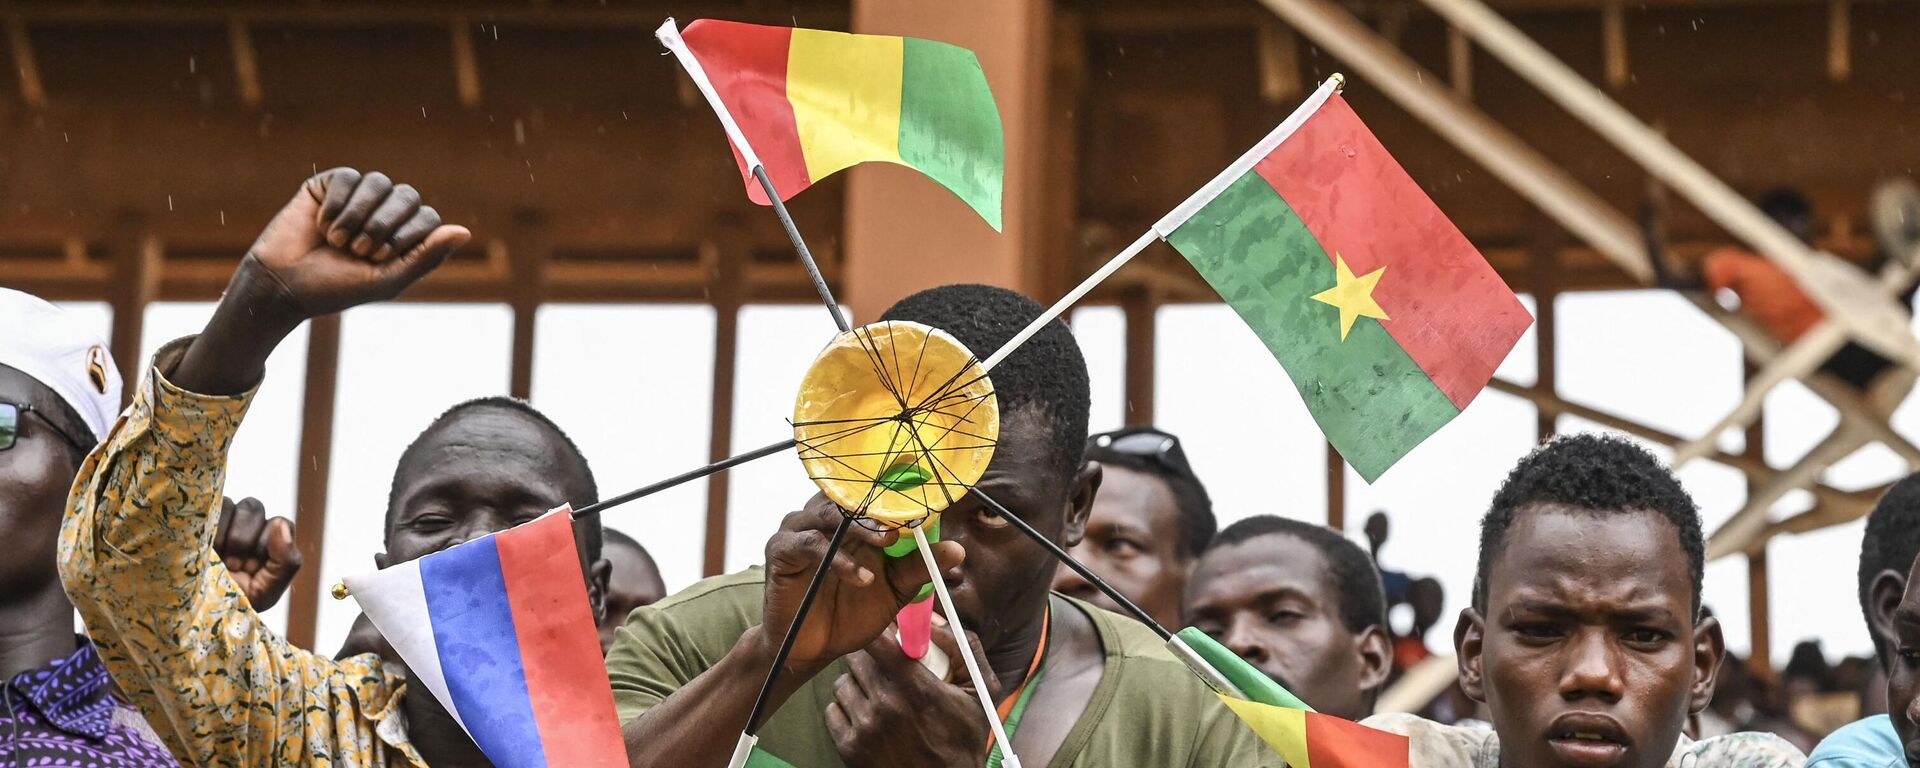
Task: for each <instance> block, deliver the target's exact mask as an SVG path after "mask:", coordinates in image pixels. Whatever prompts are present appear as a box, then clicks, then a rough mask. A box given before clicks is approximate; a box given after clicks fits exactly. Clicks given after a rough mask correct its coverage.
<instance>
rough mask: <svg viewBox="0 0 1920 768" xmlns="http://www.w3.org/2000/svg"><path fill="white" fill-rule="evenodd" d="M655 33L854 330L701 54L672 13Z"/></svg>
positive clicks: (831, 306)
mask: <svg viewBox="0 0 1920 768" xmlns="http://www.w3.org/2000/svg"><path fill="white" fill-rule="evenodd" d="M653 36H654V37H657V38H660V44H661V45H664V46H666V47H667V50H668V51H671V52H673V57H674V58H676V59H679V60H680V66H681V67H682V68H685V69H686V70H687V76H688V77H691V78H693V85H694V87H696V88H699V89H700V94H701V95H702V96H705V97H707V104H708V105H709V106H711V107H713V113H714V114H715V115H717V116H719V118H720V128H721V129H722V130H725V131H726V132H727V141H730V142H733V147H734V149H737V150H739V151H740V158H741V160H742V161H743V162H745V163H746V164H747V172H748V173H751V174H753V178H754V179H755V180H757V181H759V182H760V189H761V191H764V192H766V193H767V202H768V203H769V204H771V205H772V206H773V214H774V215H775V216H778V217H779V218H780V226H781V227H782V228H784V229H786V230H787V239H788V240H792V241H793V250H794V251H795V252H797V253H799V254H800V263H801V264H803V265H805V266H806V268H807V276H808V277H811V278H813V289H814V290H815V291H817V292H818V293H819V294H820V300H821V301H823V302H826V305H827V311H828V312H831V313H833V324H834V325H835V326H838V327H839V328H840V332H841V333H846V332H847V331H849V330H851V326H849V325H848V324H847V316H846V313H844V312H841V311H840V303H839V302H836V301H834V300H833V289H831V288H828V287H827V278H826V277H825V276H823V275H821V274H820V265H819V264H818V263H816V262H815V261H814V260H813V251H812V249H809V248H808V247H807V241H806V240H804V239H802V238H801V237H800V228H799V227H796V226H794V224H793V216H792V215H790V214H788V213H787V204H786V203H785V202H782V201H781V199H780V190H777V189H774V188H773V178H772V177H770V176H768V175H767V167H766V165H764V164H762V163H761V162H760V156H759V155H758V154H755V153H754V151H753V145H752V144H750V143H748V142H747V134H746V133H745V132H744V131H741V130H740V124H739V123H738V122H735V121H734V119H733V113H732V112H731V111H729V110H728V109H727V103H726V102H724V101H721V100H720V92H719V91H717V90H715V89H714V87H713V81H712V80H709V79H707V70H706V68H705V67H702V66H700V57H698V56H695V55H693V51H692V50H691V49H689V48H687V41H686V40H684V39H682V38H681V37H680V26H679V25H678V24H675V23H674V21H673V17H671V16H669V17H667V20H666V22H665V23H662V24H661V25H660V28H659V29H657V30H654V32H653Z"/></svg>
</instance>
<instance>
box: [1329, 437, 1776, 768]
mask: <svg viewBox="0 0 1920 768" xmlns="http://www.w3.org/2000/svg"><path fill="white" fill-rule="evenodd" d="M1705 549H1706V547H1705V544H1704V541H1703V537H1702V535H1701V531H1700V513H1699V511H1698V509H1697V508H1696V507H1695V506H1694V503H1693V497H1691V496H1689V495H1688V494H1687V492H1686V489H1685V488H1683V487H1682V486H1681V485H1680V481H1679V480H1678V479H1677V478H1675V477H1674V476H1673V473H1672V472H1671V471H1669V470H1668V469H1667V468H1666V467H1665V466H1664V465H1663V464H1661V462H1660V460H1659V459H1656V458H1654V456H1653V454H1651V453H1648V452H1647V451H1646V450H1645V449H1643V448H1641V447H1639V446H1638V445H1636V444H1634V443H1632V442H1629V441H1627V440H1625V439H1623V438H1619V437H1613V436H1606V435H1597V434H1577V435H1569V436H1564V437H1560V438H1556V439H1554V440H1553V441H1551V442H1549V443H1547V444H1546V445H1543V446H1541V447H1540V448H1539V449H1537V450H1535V451H1534V452H1533V453H1531V454H1529V455H1528V456H1527V457H1526V458H1524V459H1521V460H1520V463H1519V465H1518V466H1516V467H1514V469H1513V471H1512V472H1511V473H1509V474H1508V475H1507V479H1506V482H1505V483H1503V484H1502V485H1501V487H1500V490H1499V492H1497V493H1496V494H1494V497H1493V502H1492V504H1491V505H1489V507H1488V509H1487V514H1486V516H1485V517H1484V518H1483V519H1482V520H1481V524H1480V558H1479V566H1478V568H1477V574H1476V576H1475V579H1474V597H1473V605H1472V606H1471V607H1469V608H1467V609H1465V610H1463V611H1461V612H1460V621H1459V624H1458V625H1457V626H1456V627H1455V628H1454V633H1453V637H1454V649H1455V651H1456V652H1457V656H1458V663H1459V665H1460V688H1461V690H1462V691H1463V692H1465V693H1466V695H1467V697H1468V698H1471V699H1473V700H1475V701H1478V702H1481V703H1483V704H1485V705H1486V706H1487V709H1488V711H1489V712H1490V713H1491V719H1492V721H1493V730H1492V731H1491V732H1488V731H1483V730H1476V729H1471V728H1464V727H1458V726H1449V725H1441V724H1438V723H1434V722H1430V721H1427V720H1423V719H1421V718H1418V717H1414V716H1412V715H1401V714H1394V715H1378V716H1375V717H1373V718H1369V719H1368V721H1367V722H1368V724H1370V725H1373V726H1375V727H1379V728H1384V729H1386V730H1390V731H1395V732H1398V733H1403V734H1406V735H1408V736H1409V737H1411V738H1412V740H1413V745H1412V749H1413V753H1414V755H1415V757H1414V760H1415V764H1416V765H1417V764H1428V765H1496V764H1497V765H1507V766H1522V765H1524V766H1528V768H1555V767H1556V766H1595V765H1607V766H1615V767H1617V768H1685V767H1686V766H1694V765H1699V766H1734V767H1737V768H1798V766H1799V765H1800V764H1801V762H1802V761H1803V760H1804V759H1805V758H1804V757H1802V756H1801V755H1800V753H1799V752H1798V751H1797V750H1795V749H1794V748H1793V746H1792V745H1791V744H1788V743H1787V742H1786V741H1784V740H1782V739H1781V738H1780V737H1778V736H1774V735H1772V734H1760V733H1735V734H1729V735H1726V736H1720V737H1716V738H1711V739H1705V740H1702V741H1693V740H1691V739H1688V738H1687V737H1686V736H1685V735H1684V734H1683V733H1682V730H1683V729H1684V728H1685V727H1686V724H1687V718H1688V717H1689V716H1690V715H1693V714H1697V713H1699V712H1700V710H1702V709H1705V708H1706V706H1707V703H1708V702H1709V701H1711V700H1712V698H1713V683H1714V676H1715V674H1716V673H1717V672H1718V670H1719V668H1720V661H1721V659H1722V658H1723V656H1724V655H1725V650H1726V649H1725V643H1724V641H1723V640H1722V639H1721V636H1720V625H1719V623H1718V622H1717V621H1716V620H1714V619H1712V618H1710V617H1709V618H1702V617H1701V612H1700V583H1701V577H1702V571H1703V564H1702V561H1703V560H1704V559H1705V558H1704V552H1705Z"/></svg>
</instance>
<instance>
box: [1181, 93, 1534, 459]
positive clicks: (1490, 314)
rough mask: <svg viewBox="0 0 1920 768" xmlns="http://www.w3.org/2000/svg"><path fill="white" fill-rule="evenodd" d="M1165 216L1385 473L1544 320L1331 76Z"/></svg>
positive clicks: (1312, 395)
mask: <svg viewBox="0 0 1920 768" xmlns="http://www.w3.org/2000/svg"><path fill="white" fill-rule="evenodd" d="M1154 228H1155V230H1157V231H1158V232H1160V233H1161V234H1162V236H1163V237H1165V238H1166V240H1167V242H1168V243H1171V244H1172V245H1173V247H1174V248H1176V249H1178V250H1179V251H1180V253H1181V254H1183V255H1185V256H1186V257H1187V261H1189V262H1191V263H1192V264H1193V266H1194V268H1195V269H1196V270H1198V271H1199V272H1200V275H1201V276H1202V277H1204V278H1206V280H1207V282H1208V283H1209V284H1211V285H1212V286H1213V288H1214V290H1215V291H1218V292H1219V294H1220V296H1221V298H1223V299H1225V300H1226V302H1227V304H1229V305H1230V306H1232V307H1233V308H1234V311H1236V312H1237V313H1239V315H1240V317H1241V319H1242V320H1245V321H1246V323H1247V325H1248V326H1250V327H1252V328H1253V331H1254V333H1255V334H1256V335H1258V336H1259V337H1260V340H1261V341H1262V342H1264V343H1265V344H1266V347H1267V349H1268V351H1270V352H1272V353H1273V356H1274V357H1275V358H1276V359H1278V360H1279V361H1280V365H1281V366H1282V367H1284V368H1286V370H1287V374H1288V376H1289V377H1291V378H1292V379H1293V384H1294V387H1295V389H1297V390H1299V392H1300V396H1301V397H1302V398H1304V399H1305V400H1306V404H1307V409H1308V410H1309V411H1311V412H1312V413H1313V418H1314V420H1315V421H1316V422H1318V423H1319V425H1320V429H1321V431H1323V432H1325V433H1326V435H1327V440H1328V442H1330V443H1332V444H1333V446H1334V448H1336V449H1338V450H1339V451H1340V455H1341V456H1343V457H1345V458H1346V460H1347V463H1348V464H1351V465H1353V468H1354V469H1355V470H1357V471H1359V473H1360V475H1361V476H1362V477H1365V478H1366V479H1367V480H1368V481H1369V482H1371V481H1373V480H1374V479H1376V478H1378V477H1379V476H1380V474H1381V473H1383V472H1385V471H1386V470H1387V468H1388V467H1391V466H1393V464H1394V462H1396V461H1399V460H1400V458H1401V457H1402V456H1405V455H1406V453H1407V452H1408V451H1411V450H1413V447H1414V446H1416V445H1419V444H1420V442H1421V441H1422V440H1425V439H1426V438H1427V436H1429V435H1431V434H1433V433H1434V431H1436V430H1438V429H1439V428H1440V427H1441V426H1443V425H1445V424H1446V423H1447V422H1448V421H1451V420H1452V419H1453V417H1454V416H1457V415H1459V413H1460V410H1461V409H1463V408H1465V407H1467V404H1468V403H1470V402H1472V401H1473V398H1474V396H1475V395H1477V394H1479V392H1480V390H1481V388H1482V387H1484V386H1486V383H1487V380H1488V379H1490V378H1492V376H1493V372H1494V369H1495V368H1497V367H1499V365H1500V361H1501V360H1503V359H1505V358H1506V356H1507V352H1508V351H1509V350H1511V349H1512V348H1513V345H1514V343H1515V342H1517V341H1519V339H1520V335H1521V334H1522V333H1523V332H1525V331H1526V329H1527V326H1528V325H1530V324H1532V322H1533V318H1532V316H1530V315H1529V314H1528V313H1527V310H1526V308H1525V307H1524V306H1522V305H1521V304H1520V300H1519V299H1518V298H1517V297H1515V296H1514V294H1513V291H1512V290H1509V289H1508V288H1507V285H1506V283H1504V282H1502V281H1501V279H1500V276H1499V275H1498V274H1496V273H1495V272H1494V271H1493V267H1492V265H1490V264H1488V263H1487V261H1486V259H1485V258H1482V257H1481V255H1480V252H1479V251H1478V250H1476V249H1475V248H1474V247H1473V244H1472V243H1469V242H1467V238H1466V236H1464V235H1462V234H1461V233H1460V230H1459V229H1457V228H1455V227H1454V226H1453V222H1451V221H1449V220H1448V219H1447V217H1446V214H1443V213H1441V212H1440V209H1439V207H1437V206H1435V205H1434V204H1433V201H1432V200H1431V199H1429V198H1428V197H1427V195H1426V193H1425V192H1423V191H1421V189H1420V185H1418V184H1416V183H1414V181H1413V179H1412V178H1411V177H1409V176H1408V175H1407V172H1406V171H1405V170H1403V169H1402V168H1401V167H1400V164H1399V163H1397V162H1394V159H1393V157H1392V156H1391V155H1389V154H1387V150H1386V148H1385V147H1382V146H1381V145H1380V142H1379V141H1378V140H1377V139H1375V138H1374V137H1373V132H1372V131H1369V130H1367V126H1366V124H1365V123H1362V122H1361V121H1360V118H1359V116H1357V115H1355V114H1354V113H1353V110H1352V108H1350V107H1348V106H1347V102H1346V100H1345V99H1343V98H1341V96H1340V95H1339V94H1338V93H1336V92H1333V90H1332V85H1331V82H1330V84H1329V85H1328V86H1323V88H1322V89H1321V91H1320V92H1318V93H1316V94H1315V97H1314V98H1313V99H1311V100H1309V102H1308V103H1307V105H1306V106H1303V107H1302V108H1301V111H1300V112H1297V113H1295V115H1294V116H1293V117H1292V118H1289V119H1288V121H1287V123H1286V124H1283V125H1282V126H1281V128H1280V129H1279V130H1276V131H1275V132H1274V134H1272V135H1269V136H1268V139H1267V140H1266V141H1263V142H1262V143H1261V146H1258V147H1256V148H1255V151H1254V152H1250V153H1249V154H1248V156H1246V157H1243V158H1242V159H1241V162H1238V163H1236V164H1235V165H1234V166H1230V167H1229V168H1228V170H1227V172H1225V173H1223V174H1221V176H1220V177H1219V178H1216V179H1215V181H1214V183H1213V184H1209V185H1208V187H1207V188H1206V189H1203V190H1202V193H1201V194H1200V195H1196V197H1195V199H1194V200H1190V201H1188V203H1187V204H1185V205H1182V206H1181V207H1180V209H1179V210H1176V211H1175V212H1174V213H1173V214H1170V215H1169V217H1168V219H1165V220H1162V222H1161V223H1160V224H1159V225H1156V226H1155V227H1154Z"/></svg>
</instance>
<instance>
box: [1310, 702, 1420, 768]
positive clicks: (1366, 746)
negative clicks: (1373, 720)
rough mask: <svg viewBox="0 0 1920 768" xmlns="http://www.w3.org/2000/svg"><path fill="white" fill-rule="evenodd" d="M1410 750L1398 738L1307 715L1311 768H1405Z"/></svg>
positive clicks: (1409, 745) (1353, 723)
mask: <svg viewBox="0 0 1920 768" xmlns="http://www.w3.org/2000/svg"><path fill="white" fill-rule="evenodd" d="M1411 749H1412V746H1411V742H1410V741H1409V740H1408V739H1407V737H1405V736H1402V735H1400V734H1397V733H1389V732H1387V731H1381V730H1375V729H1373V728H1368V727H1366V726H1364V725H1361V724H1359V723H1356V722H1353V721H1351V720H1343V719H1340V718H1338V717H1333V716H1331V715H1323V714H1320V713H1318V712H1308V713H1307V763H1308V764H1309V765H1311V766H1312V767H1313V768H1407V762H1408V760H1409V759H1410V758H1409V752H1410V750H1411Z"/></svg>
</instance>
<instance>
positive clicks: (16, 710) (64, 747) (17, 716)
mask: <svg viewBox="0 0 1920 768" xmlns="http://www.w3.org/2000/svg"><path fill="white" fill-rule="evenodd" d="M4 699H5V704H6V706H5V708H4V709H0V766H14V765H20V766H33V768H56V767H57V768H150V767H151V766H166V767H167V768H175V766H178V765H179V763H177V762H174V759H173V755H171V754H169V753H168V752H167V749H166V747H163V746H161V745H160V744H159V743H157V742H156V741H154V737H153V731H152V730H151V729H148V728H144V727H141V726H143V725H144V724H145V723H144V721H141V720H140V713H139V712H136V711H135V710H134V709H133V708H132V707H130V706H127V705H126V704H124V703H122V702H120V701H119V700H118V699H116V698H114V695H113V683H112V680H111V679H110V678H108V677H107V667H106V665H104V664H102V663H100V657H99V656H98V655H96V654H95V653H94V651H93V643H90V642H87V640H86V639H85V638H81V639H80V649H79V650H77V651H74V652H73V655H72V656H68V657H66V658H64V659H56V660H55V661H54V662H53V663H51V664H48V665H46V666H44V667H41V668H39V669H31V670H27V671H25V672H22V673H20V674H18V675H14V676H13V679H12V680H9V681H7V686H6V689H5V691H4Z"/></svg>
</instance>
